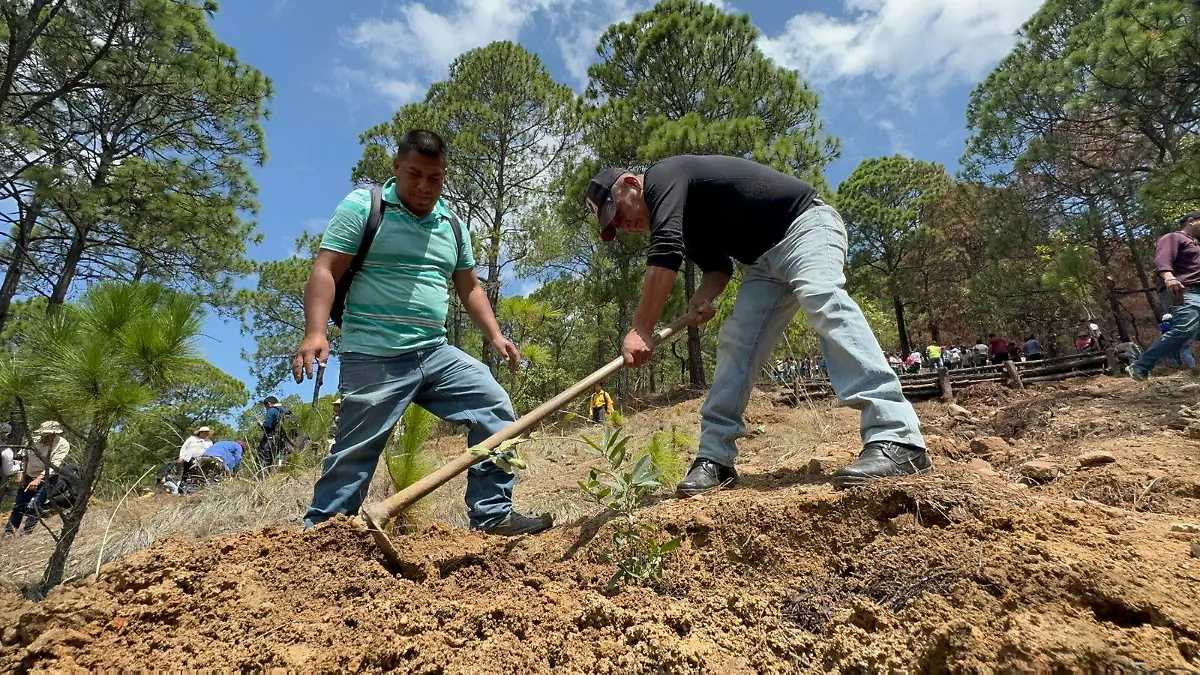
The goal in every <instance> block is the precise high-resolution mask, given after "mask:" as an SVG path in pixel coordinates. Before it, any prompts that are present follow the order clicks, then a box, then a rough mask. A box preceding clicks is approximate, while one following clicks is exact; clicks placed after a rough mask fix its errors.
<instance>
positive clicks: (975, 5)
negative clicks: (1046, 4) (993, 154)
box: [760, 0, 1042, 88]
mask: <svg viewBox="0 0 1200 675" xmlns="http://www.w3.org/2000/svg"><path fill="white" fill-rule="evenodd" d="M1041 4H1042V0H843V5H844V7H845V15H846V16H845V17H844V18H838V17H832V16H829V15H827V14H820V13H813V12H806V13H801V14H797V15H796V16H793V17H792V18H791V19H789V20H788V22H787V24H786V25H785V27H784V30H783V32H782V33H781V34H779V35H777V36H774V37H769V36H768V37H764V38H762V40H761V41H760V46H761V47H762V49H763V51H764V52H765V53H766V54H767V55H768V56H770V57H771V58H772V59H774V60H775V61H776V62H778V63H781V64H783V65H786V66H787V67H789V68H795V69H797V70H799V71H800V73H801V75H802V76H803V77H804V78H805V79H808V80H811V81H814V82H817V83H828V82H832V81H836V80H845V79H853V78H856V77H861V76H864V75H872V76H875V77H877V78H879V79H884V80H892V81H895V82H897V83H901V84H903V83H908V84H911V83H912V82H914V81H921V82H922V83H923V84H924V85H926V86H927V87H929V88H938V87H941V86H943V85H945V84H948V83H950V82H955V81H966V82H975V81H978V80H979V78H981V77H982V76H983V75H984V74H985V73H987V71H988V70H989V69H990V68H991V67H992V66H994V65H995V63H996V61H998V60H999V59H1000V58H1002V57H1003V56H1004V55H1005V54H1006V53H1007V52H1008V51H1009V49H1011V48H1012V45H1013V43H1014V41H1015V37H1014V33H1015V32H1016V30H1017V29H1018V28H1020V26H1021V24H1022V23H1024V22H1025V20H1026V19H1028V18H1029V17H1030V16H1031V15H1032V14H1033V13H1034V12H1035V11H1036V10H1037V8H1038V7H1039V6H1041Z"/></svg>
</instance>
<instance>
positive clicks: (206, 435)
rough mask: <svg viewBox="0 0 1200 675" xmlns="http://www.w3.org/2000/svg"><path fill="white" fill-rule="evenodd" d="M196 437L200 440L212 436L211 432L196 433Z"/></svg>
mask: <svg viewBox="0 0 1200 675" xmlns="http://www.w3.org/2000/svg"><path fill="white" fill-rule="evenodd" d="M196 435H197V436H199V437H200V438H208V437H209V436H212V432H211V431H197V432H196Z"/></svg>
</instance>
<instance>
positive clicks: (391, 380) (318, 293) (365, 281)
mask: <svg viewBox="0 0 1200 675" xmlns="http://www.w3.org/2000/svg"><path fill="white" fill-rule="evenodd" d="M392 166H393V170H394V172H395V176H394V177H393V178H389V179H388V181H387V182H386V183H384V185H383V206H384V208H383V214H382V217H381V219H380V222H379V228H378V230H377V232H376V234H375V239H374V241H373V243H372V244H371V246H370V249H369V250H368V252H367V255H366V258H365V259H364V261H363V265H362V270H361V271H359V272H358V273H357V274H356V275H355V277H354V282H353V283H352V284H351V286H350V291H349V293H348V295H347V296H346V306H345V311H344V314H343V319H342V345H341V354H340V357H339V359H340V362H341V382H340V385H339V391H340V392H341V395H342V410H341V416H340V418H339V421H338V430H337V437H336V439H335V440H334V445H333V449H332V452H331V453H330V455H329V457H327V458H326V459H325V466H324V471H323V472H322V474H321V478H320V479H319V480H318V481H317V484H316V486H315V487H314V488H313V501H312V505H311V506H310V507H309V508H308V512H307V513H306V514H305V516H304V523H305V526H308V527H311V526H313V525H315V524H317V523H320V522H323V521H325V520H328V519H329V518H332V517H333V516H334V515H336V514H339V513H344V514H350V515H353V514H355V513H357V512H358V509H359V507H360V506H361V505H362V502H363V499H364V498H365V497H366V494H367V488H368V486H370V484H371V476H372V475H373V474H374V473H375V466H376V464H378V462H379V455H380V454H381V453H382V452H383V449H384V446H385V445H386V444H387V440H388V438H389V437H390V435H391V432H392V429H393V428H394V427H395V426H396V424H397V422H398V421H399V420H400V416H401V415H402V414H403V413H404V409H405V408H406V407H407V406H408V404H409V403H416V404H417V405H420V406H421V407H423V408H425V409H427V410H429V411H430V412H432V413H433V414H435V415H437V416H438V417H440V418H442V419H444V420H447V421H450V422H454V423H456V424H466V425H467V426H468V427H469V429H470V431H469V432H468V435H467V440H468V443H469V444H470V445H476V444H478V443H481V442H482V441H483V440H484V439H486V438H487V437H488V436H491V435H492V434H493V433H495V432H497V431H499V430H500V429H502V428H503V427H505V426H506V425H508V424H509V423H510V422H512V421H513V420H514V419H515V416H514V415H513V409H512V403H511V402H510V401H509V398H508V394H507V393H506V392H505V391H504V389H502V388H501V387H500V385H499V384H498V383H497V382H496V380H495V379H494V378H493V377H492V374H491V372H490V371H489V370H488V369H487V367H486V366H484V365H483V364H482V363H480V362H479V361H476V360H475V359H473V358H471V357H470V356H467V355H466V354H465V353H463V352H462V351H460V350H458V349H456V348H454V347H452V346H450V345H448V344H447V343H446V313H447V310H448V306H449V290H450V286H451V284H453V286H454V290H455V292H457V293H458V297H459V298H460V299H461V300H462V303H463V307H464V308H465V309H466V310H467V314H468V315H469V316H470V317H471V320H472V321H473V322H474V323H475V325H476V326H477V327H478V328H479V330H480V331H482V332H483V336H484V339H485V340H486V341H487V343H488V344H490V345H491V346H492V348H493V349H495V350H496V352H497V353H499V354H501V355H502V356H504V357H505V358H507V359H508V362H509V367H510V368H512V369H514V370H515V369H516V368H517V365H518V364H519V362H520V359H521V355H520V352H518V351H517V347H516V346H515V345H514V344H513V343H512V342H510V341H509V340H508V339H507V338H505V337H504V335H503V334H502V333H501V332H500V326H499V325H498V324H497V323H496V317H495V316H494V315H493V314H492V308H491V305H490V304H489V303H488V299H487V295H486V294H485V293H484V290H483V287H482V286H480V285H479V279H478V278H477V277H476V276H475V260H474V258H473V257H472V255H471V239H470V233H469V232H468V230H467V228H466V227H465V226H462V225H460V224H459V222H458V220H457V219H456V218H454V216H453V215H452V214H451V213H450V209H449V208H448V207H447V206H446V203H445V202H444V201H442V199H441V194H442V184H443V181H444V179H445V175H446V144H445V142H444V141H443V140H442V139H441V138H440V137H439V136H438V135H437V134H435V133H433V132H431V131H421V130H414V131H410V132H408V133H407V134H405V136H404V138H403V139H402V140H401V142H400V144H399V148H398V149H397V152H396V157H395V159H394V160H393V163H392ZM370 211H371V193H370V190H366V189H359V190H355V191H353V192H351V193H350V194H349V195H348V196H347V197H346V198H345V199H343V200H342V202H341V203H340V204H338V207H337V210H336V211H335V212H334V214H333V218H332V219H331V220H330V221H329V227H328V228H327V229H326V231H325V236H324V237H323V238H322V239H321V250H320V252H319V253H318V254H317V259H316V261H315V262H314V263H313V270H312V274H311V275H310V276H309V279H308V285H307V286H306V287H305V290H304V317H305V323H306V325H307V329H306V335H305V337H304V341H303V342H302V343H301V344H300V349H299V350H298V351H297V353H296V358H295V360H294V361H293V363H292V375H293V377H294V378H295V379H296V381H297V382H300V381H301V380H302V379H303V378H304V377H305V376H308V377H312V370H313V367H314V364H315V363H318V362H319V363H324V362H325V359H326V358H328V356H329V340H328V338H327V337H326V329H327V327H328V324H329V314H330V309H331V308H332V305H333V300H334V294H335V289H336V285H337V281H338V279H340V278H341V276H342V274H344V273H345V272H346V270H347V269H348V268H349V266H350V263H351V261H352V260H353V259H354V255H355V253H357V252H358V247H359V245H360V243H361V242H362V239H363V232H364V229H365V226H366V222H367V219H368V216H369V215H370ZM453 227H459V228H460V234H459V236H458V237H456V236H455V234H454V231H453V229H451V228H453ZM460 239H461V245H460V243H459V240H460ZM513 482H514V479H513V476H512V475H511V474H508V473H505V472H504V471H502V470H500V468H499V467H497V466H496V465H495V464H494V463H493V462H492V461H491V460H487V461H484V462H481V463H479V464H476V465H475V466H473V467H471V469H470V470H469V472H468V474H467V494H466V501H467V511H468V515H469V516H470V521H471V527H473V528H475V529H480V530H483V531H485V532H489V533H493V534H501V535H516V534H529V533H535V532H540V531H542V530H545V529H547V528H549V527H550V526H551V525H552V524H553V523H552V521H551V519H550V517H549V516H548V515H542V516H539V517H527V516H523V515H521V514H519V513H516V512H514V511H513V508H512V488H513Z"/></svg>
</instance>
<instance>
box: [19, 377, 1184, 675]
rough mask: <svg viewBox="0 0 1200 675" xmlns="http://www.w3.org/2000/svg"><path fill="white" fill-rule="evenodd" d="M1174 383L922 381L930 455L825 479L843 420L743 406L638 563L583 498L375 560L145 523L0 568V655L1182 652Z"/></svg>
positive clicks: (441, 534) (30, 666) (901, 658)
mask: <svg viewBox="0 0 1200 675" xmlns="http://www.w3.org/2000/svg"><path fill="white" fill-rule="evenodd" d="M982 393H983V392H981V394H982ZM1010 398H1011V399H1012V400H1008V399H1010ZM1183 402H1184V403H1188V404H1189V405H1190V404H1191V403H1192V402H1191V401H1190V400H1189V401H1183ZM1179 403H1180V402H1179V401H1178V399H1177V398H1176V399H1167V398H1165V397H1163V396H1162V395H1160V394H1156V393H1155V392H1154V391H1153V390H1148V389H1144V388H1138V386H1137V385H1133V384H1132V383H1129V382H1127V381H1126V382H1119V381H1107V380H1106V381H1101V382H1098V383H1094V384H1084V385H1083V386H1082V388H1076V389H1074V390H1071V391H1065V390H1059V389H1051V388H1046V389H1037V388H1034V389H1032V390H1031V391H1028V392H1024V393H1020V394H1013V395H1009V394H1007V393H999V392H992V393H991V394H990V395H989V396H986V397H983V396H981V397H979V398H978V399H977V400H976V401H974V402H972V401H971V400H969V399H968V400H967V401H965V404H966V408H965V409H964V410H966V412H965V413H964V411H963V410H958V411H953V410H951V409H950V408H949V407H948V406H944V405H942V404H937V403H930V404H927V405H923V406H922V407H921V408H920V412H921V415H922V418H923V419H925V420H926V423H927V425H928V426H929V427H930V428H931V429H936V430H937V433H939V434H941V435H942V436H941V441H940V442H941V443H942V444H943V445H945V446H946V449H943V451H941V452H939V453H938V454H937V456H936V457H935V461H936V462H938V465H937V468H938V471H937V473H935V474H934V475H931V476H925V477H921V478H918V479H909V480H903V481H895V482H890V483H886V484H881V485H875V486H870V487H868V488H863V489H857V490H852V491H847V492H841V493H839V492H835V491H834V490H832V489H831V488H830V487H829V486H828V485H827V484H826V483H825V480H826V476H827V475H828V473H829V472H830V471H831V470H834V469H835V468H836V466H837V464H838V462H842V461H849V458H848V457H845V458H843V457H842V456H841V455H838V454H837V453H835V452H832V451H833V450H837V449H838V448H840V447H842V446H846V447H853V446H854V445H855V443H856V435H855V434H854V433H853V422H854V420H852V419H850V418H849V417H847V418H846V419H842V418H843V417H846V416H845V415H842V414H841V412H838V413H837V414H836V415H833V416H830V415H828V414H824V413H820V411H814V412H812V413H811V414H810V413H804V412H803V411H798V412H789V411H788V410H786V409H780V410H778V411H774V412H773V411H771V410H768V409H764V410H761V411H758V412H757V413H756V414H759V415H761V416H762V417H763V419H762V420H761V421H760V423H763V424H765V425H766V428H767V431H766V433H763V434H761V435H759V436H757V437H755V438H751V439H747V443H746V444H745V446H744V448H743V454H744V455H745V458H744V459H745V462H744V464H743V467H744V468H745V472H744V473H743V483H742V487H741V488H739V489H737V490H731V491H726V492H722V493H718V494H715V495H708V496H705V497H701V498H697V499H692V500H688V501H686V502H682V501H677V500H666V501H662V502H659V503H657V504H655V505H653V506H650V507H648V508H647V509H645V510H644V511H643V512H642V514H643V517H644V519H645V521H646V522H648V523H652V524H654V525H656V526H657V527H660V528H662V529H663V530H666V531H668V532H671V533H673V534H678V535H681V536H682V537H683V539H684V544H683V546H682V547H681V548H680V549H679V551H677V552H676V554H675V555H674V557H672V558H671V560H670V563H669V565H668V570H667V581H666V583H665V584H664V586H663V587H661V588H657V589H645V588H626V589H623V590H621V591H619V592H616V593H606V592H605V583H606V582H607V580H608V578H609V577H610V576H611V574H612V568H611V567H610V566H608V565H606V564H601V563H600V562H598V561H597V559H596V552H597V550H599V549H601V548H603V547H604V544H605V543H606V542H607V540H608V538H609V536H610V534H611V532H610V531H609V529H608V527H607V525H606V522H605V519H604V518H603V517H602V516H594V517H591V518H584V519H580V520H578V521H577V522H575V523H574V524H572V525H569V526H565V527H562V528H557V529H555V530H553V531H551V532H549V533H546V534H545V535H543V536H540V537H526V538H520V539H516V540H506V539H501V538H496V537H488V536H484V535H481V534H477V533H472V532H465V531H461V530H456V529H452V528H448V527H446V526H443V525H435V526H430V527H429V528H427V529H425V530H424V531H422V532H419V533H417V534H413V535H409V536H404V537H396V538H395V541H396V544H397V547H398V548H399V549H400V550H401V551H403V552H404V556H405V563H404V565H403V566H402V568H401V569H396V570H393V569H389V568H388V567H387V566H386V565H385V564H384V562H383V560H382V558H381V557H380V555H379V554H378V552H377V551H376V549H375V547H374V544H373V543H372V541H371V540H370V538H369V537H367V536H365V535H363V534H361V533H359V532H358V531H357V530H356V529H355V528H354V527H353V526H352V524H351V523H350V522H349V521H348V520H345V519H339V520H336V521H333V522H331V523H328V524H326V525H325V526H322V527H319V528H316V529H314V530H313V531H310V532H307V533H304V532H300V531H299V530H297V529H267V530H263V531H258V532H251V533H245V534H242V535H240V536H236V537H232V538H228V539H223V540H219V541H211V542H204V543H199V544H194V543H187V542H183V541H178V540H177V541H167V542H161V543H159V544H156V545H154V546H153V547H152V548H150V549H148V550H145V551H142V552H140V553H137V554H134V555H132V556H130V557H129V558H127V559H126V560H124V561H121V562H117V563H112V564H109V565H106V566H105V567H104V568H103V570H102V571H101V574H100V575H99V576H98V577H95V576H94V577H89V578H87V579H85V580H83V581H81V582H77V583H75V584H71V585H67V586H64V587H61V588H59V589H56V590H55V591H54V592H52V593H51V594H50V597H49V598H48V599H47V600H46V601H45V602H43V603H40V604H34V603H29V602H25V601H23V600H20V599H19V598H17V597H15V596H12V595H8V596H0V626H3V628H2V629H0V670H4V671H23V670H62V669H72V668H82V669H100V668H123V669H124V668H130V669H132V668H138V669H143V668H163V667H167V668H172V669H178V668H220V669H223V670H228V669H261V668H267V667H287V668H295V669H301V670H306V671H307V670H356V671H357V670H366V671H380V670H397V671H401V672H422V673H432V672H470V673H490V672H504V673H511V672H520V673H526V672H549V671H551V670H553V671H556V672H580V673H583V672H586V673H627V672H654V673H672V672H680V673H683V672H698V671H705V672H719V673H739V672H767V673H771V672H777V673H785V672H788V673H790V672H796V671H810V670H826V671H827V670H866V671H879V670H899V671H935V672H936V671H945V670H967V671H991V670H1007V671H1011V670H1021V671H1062V672H1067V671H1094V670H1111V669H1119V670H1125V671H1135V670H1176V671H1179V672H1197V671H1200V612H1198V611H1197V610H1196V608H1197V607H1200V559H1197V558H1195V557H1192V556H1193V555H1195V554H1193V553H1192V550H1193V547H1200V541H1198V539H1200V536H1198V535H1196V534H1193V533H1190V532H1189V530H1188V528H1189V527H1194V526H1196V525H1197V516H1196V514H1197V513H1200V444H1197V442H1196V441H1194V440H1192V439H1190V438H1188V437H1187V436H1186V434H1185V433H1184V432H1182V431H1179V430H1173V429H1172V428H1170V427H1166V426H1163V425H1165V424H1166V423H1167V422H1169V418H1170V415H1171V414H1173V413H1172V411H1171V410H1169V409H1168V408H1169V406H1176V407H1177V406H1178V405H1179ZM797 415H807V416H805V417H800V416H797ZM1097 419H1105V420H1118V423H1115V424H1113V423H1108V422H1106V423H1105V424H1104V425H1099V424H1098V423H1095V422H1094V421H1093V420H1097ZM817 424H827V425H830V426H829V427H828V429H824V430H821V431H820V433H819V434H817V433H815V432H812V431H811V429H810V431H808V432H807V433H809V436H800V433H801V431H802V430H800V429H799V427H801V426H804V427H805V428H810V427H813V426H814V425H817ZM1147 425H1149V427H1152V431H1151V432H1145V431H1142V429H1143V427H1147ZM792 427H797V430H796V431H792ZM1018 427H1019V428H1018ZM1005 431H1010V432H1012V433H1010V434H1009V435H1010V436H1012V437H1014V438H1013V439H1012V440H1013V443H1009V442H1006V441H1004V440H1001V439H1000V438H999V435H1000V434H1002V433H1004V432H1005ZM839 435H840V436H839ZM835 436H838V437H839V438H841V440H838V441H836V442H833V440H832V439H833V438H834V437H835ZM843 437H844V438H843ZM979 439H983V440H979ZM972 440H975V441H978V442H971V441H972ZM951 450H953V452H951ZM979 453H986V459H983V458H981V455H980V454H979ZM973 455H974V456H973ZM814 458H815V461H814ZM1034 465H1036V468H1037V469H1038V472H1036V473H1035V472H1032V471H1031V470H1030V467H1031V466H1034ZM555 466H557V465H556V464H554V463H548V464H546V466H545V467H544V468H543V470H544V471H545V472H546V474H547V475H550V474H552V473H553V474H554V475H555V476H557V474H558V473H563V474H564V475H566V473H571V472H570V471H567V472H554V471H552V468H553V467H555ZM572 471H573V469H572ZM556 480H557V479H556Z"/></svg>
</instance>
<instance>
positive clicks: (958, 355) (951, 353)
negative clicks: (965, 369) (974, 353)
mask: <svg viewBox="0 0 1200 675" xmlns="http://www.w3.org/2000/svg"><path fill="white" fill-rule="evenodd" d="M962 359H963V351H962V349H960V348H958V347H951V348H950V349H949V350H948V351H947V352H946V364H947V366H949V367H950V369H952V370H954V369H957V368H961V367H962Z"/></svg>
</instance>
